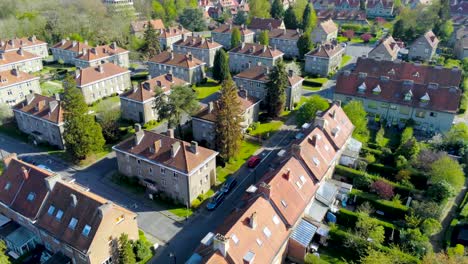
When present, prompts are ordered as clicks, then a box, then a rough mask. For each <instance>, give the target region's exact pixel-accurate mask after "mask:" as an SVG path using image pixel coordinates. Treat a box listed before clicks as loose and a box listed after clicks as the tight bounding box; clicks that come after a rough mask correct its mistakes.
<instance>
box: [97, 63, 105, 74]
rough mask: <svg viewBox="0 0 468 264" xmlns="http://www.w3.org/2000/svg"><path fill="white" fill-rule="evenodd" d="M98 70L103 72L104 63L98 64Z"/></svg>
mask: <svg viewBox="0 0 468 264" xmlns="http://www.w3.org/2000/svg"><path fill="white" fill-rule="evenodd" d="M98 71H99V72H100V73H103V72H104V67H102V64H100V65H99V66H98Z"/></svg>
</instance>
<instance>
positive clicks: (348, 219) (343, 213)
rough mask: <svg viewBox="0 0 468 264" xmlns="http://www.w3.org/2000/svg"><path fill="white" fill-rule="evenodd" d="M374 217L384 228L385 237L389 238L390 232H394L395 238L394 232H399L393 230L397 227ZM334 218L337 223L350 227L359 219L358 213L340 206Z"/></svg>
mask: <svg viewBox="0 0 468 264" xmlns="http://www.w3.org/2000/svg"><path fill="white" fill-rule="evenodd" d="M375 219H376V220H377V222H378V223H379V225H381V226H382V227H383V228H384V229H385V239H389V238H390V237H391V235H392V233H393V234H394V239H396V238H395V233H399V232H395V231H397V230H398V228H397V227H396V226H395V225H394V224H392V223H389V222H385V221H382V220H380V219H377V218H375ZM336 220H337V224H339V225H342V226H344V227H347V228H351V229H352V228H354V227H355V226H356V222H357V221H358V220H359V214H358V213H356V212H353V211H350V210H347V209H344V208H341V209H340V211H339V213H338V215H337V218H336Z"/></svg>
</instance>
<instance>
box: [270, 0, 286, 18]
mask: <svg viewBox="0 0 468 264" xmlns="http://www.w3.org/2000/svg"><path fill="white" fill-rule="evenodd" d="M270 15H271V17H272V18H276V19H283V17H284V6H283V1H281V0H273V4H272V5H271V10H270Z"/></svg>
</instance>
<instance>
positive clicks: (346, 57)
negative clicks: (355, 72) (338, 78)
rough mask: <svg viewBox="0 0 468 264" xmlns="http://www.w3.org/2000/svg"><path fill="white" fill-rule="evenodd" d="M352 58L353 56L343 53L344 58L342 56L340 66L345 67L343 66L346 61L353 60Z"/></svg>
mask: <svg viewBox="0 0 468 264" xmlns="http://www.w3.org/2000/svg"><path fill="white" fill-rule="evenodd" d="M351 58H352V57H351V56H349V55H343V58H341V64H340V68H343V66H345V65H346V63H348V62H349V61H350V60H351Z"/></svg>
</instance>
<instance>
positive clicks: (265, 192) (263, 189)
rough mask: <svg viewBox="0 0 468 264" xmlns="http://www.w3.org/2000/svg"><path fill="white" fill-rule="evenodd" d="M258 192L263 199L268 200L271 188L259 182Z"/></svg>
mask: <svg viewBox="0 0 468 264" xmlns="http://www.w3.org/2000/svg"><path fill="white" fill-rule="evenodd" d="M258 192H259V193H262V194H263V195H264V196H265V198H267V199H270V193H271V186H270V185H268V184H267V183H265V182H261V183H260V184H259V185H258Z"/></svg>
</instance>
